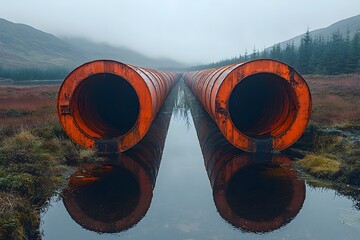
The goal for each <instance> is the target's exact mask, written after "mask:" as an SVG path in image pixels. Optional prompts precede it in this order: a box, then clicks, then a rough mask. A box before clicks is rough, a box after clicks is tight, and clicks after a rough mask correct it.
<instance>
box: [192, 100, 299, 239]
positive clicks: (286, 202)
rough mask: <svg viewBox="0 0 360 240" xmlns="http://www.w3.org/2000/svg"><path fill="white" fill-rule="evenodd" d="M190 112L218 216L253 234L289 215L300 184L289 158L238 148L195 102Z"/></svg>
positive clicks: (282, 221) (275, 225)
mask: <svg viewBox="0 0 360 240" xmlns="http://www.w3.org/2000/svg"><path fill="white" fill-rule="evenodd" d="M191 112H192V116H193V120H194V124H195V128H196V131H197V135H198V139H199V142H200V147H201V151H202V154H203V157H204V161H205V167H206V171H207V173H208V177H209V179H210V183H211V187H212V189H213V198H214V202H215V205H216V208H217V210H218V212H219V213H220V215H221V217H222V218H224V219H225V220H226V221H228V222H229V223H230V224H232V225H233V226H235V227H238V228H240V229H242V230H243V231H249V232H257V233H261V232H268V231H272V230H275V229H278V228H280V227H282V226H284V225H286V224H287V223H289V222H290V221H291V220H292V219H293V218H295V217H296V215H297V214H298V213H299V211H300V210H301V208H302V205H303V203H304V200H305V183H304V181H303V180H301V179H299V174H298V173H297V172H296V169H295V167H294V165H293V163H292V162H291V160H290V159H289V158H288V157H287V156H285V155H282V154H272V153H258V154H253V153H246V152H243V151H241V150H239V149H237V148H235V147H234V146H232V145H231V144H230V143H229V142H228V141H227V140H226V139H225V138H224V137H223V136H222V134H221V132H220V131H219V130H218V128H217V127H216V125H215V123H214V122H213V121H211V119H210V117H209V116H208V115H207V114H206V112H204V111H203V110H201V107H200V106H199V104H193V106H192V109H191Z"/></svg>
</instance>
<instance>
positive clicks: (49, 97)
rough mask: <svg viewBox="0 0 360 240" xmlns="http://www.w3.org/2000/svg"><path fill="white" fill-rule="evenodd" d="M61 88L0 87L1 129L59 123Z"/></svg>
mask: <svg viewBox="0 0 360 240" xmlns="http://www.w3.org/2000/svg"><path fill="white" fill-rule="evenodd" d="M58 89H59V86H58V85H56V86H31V87H27V86H26V87H24V86H20V87H18V86H0V128H2V129H4V128H5V129H6V128H18V127H21V126H29V127H31V126H34V125H40V124H45V123H47V122H54V121H57V115H56V95H57V92H58Z"/></svg>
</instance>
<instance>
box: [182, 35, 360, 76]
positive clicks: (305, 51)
mask: <svg viewBox="0 0 360 240" xmlns="http://www.w3.org/2000/svg"><path fill="white" fill-rule="evenodd" d="M260 58H270V59H276V60H279V61H282V62H285V63H287V64H289V65H290V66H293V67H294V68H295V69H296V70H298V71H299V72H300V73H301V74H329V75H335V74H342V73H353V72H359V71H360V31H357V32H356V33H355V34H354V35H353V36H350V33H349V32H347V33H346V34H345V35H344V34H341V33H340V31H337V32H334V33H333V34H332V35H331V37H330V38H327V39H325V38H324V37H321V36H315V37H314V36H311V34H310V32H309V30H308V31H306V33H305V34H304V36H303V37H302V38H301V43H300V46H295V44H294V43H293V42H292V43H287V44H286V46H283V47H282V46H281V45H280V44H275V45H273V46H272V47H271V48H270V49H265V50H263V51H261V52H260V51H258V50H256V49H254V50H253V52H252V53H251V54H248V53H247V52H245V54H244V55H239V56H238V57H233V58H231V59H226V60H222V61H219V62H215V63H210V64H206V65H198V66H194V67H191V68H190V69H189V70H191V71H194V70H201V69H207V68H213V67H220V66H224V65H228V64H232V63H236V62H246V61H250V60H254V59H260Z"/></svg>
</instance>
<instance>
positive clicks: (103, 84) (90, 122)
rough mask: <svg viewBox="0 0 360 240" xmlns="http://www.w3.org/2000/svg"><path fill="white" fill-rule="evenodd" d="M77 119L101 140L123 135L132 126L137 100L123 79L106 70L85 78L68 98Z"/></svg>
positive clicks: (137, 112)
mask: <svg viewBox="0 0 360 240" xmlns="http://www.w3.org/2000/svg"><path fill="white" fill-rule="evenodd" d="M71 102H72V104H71V105H72V106H74V109H73V110H74V111H77V112H78V114H79V118H80V119H79V120H80V121H82V122H83V124H85V125H86V126H87V127H88V128H90V129H91V130H92V131H94V132H96V133H97V134H100V135H101V136H102V138H103V139H106V138H115V137H118V136H121V135H124V134H125V133H127V132H128V131H130V130H131V128H132V127H133V126H134V125H135V123H136V121H137V118H138V115H139V99H138V96H137V94H136V92H135V90H134V88H133V87H132V86H131V85H130V84H129V83H128V82H127V81H126V80H125V79H123V78H121V77H119V76H116V75H114V74H110V73H103V74H95V75H92V76H90V77H88V78H86V79H85V80H84V81H83V82H82V83H81V84H80V85H79V86H78V87H77V88H76V90H75V93H74V95H73V97H72V101H71Z"/></svg>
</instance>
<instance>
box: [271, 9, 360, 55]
mask: <svg viewBox="0 0 360 240" xmlns="http://www.w3.org/2000/svg"><path fill="white" fill-rule="evenodd" d="M359 30H360V14H359V15H356V16H354V17H350V18H347V19H344V20H341V21H338V22H336V23H334V24H331V25H330V26H328V27H326V28H319V29H316V30H314V31H310V35H311V36H313V37H319V36H320V37H322V38H323V39H325V40H328V39H330V38H331V37H332V34H333V33H335V32H337V31H339V33H340V34H341V35H343V36H345V35H346V34H347V32H349V35H350V37H353V36H354V34H355V33H356V32H357V31H359ZM304 32H305V31H304ZM304 36H305V33H304V34H301V35H299V36H296V37H294V38H291V39H289V40H286V41H284V42H281V43H280V47H281V48H285V47H286V44H288V43H290V44H291V43H294V45H295V47H298V46H300V43H301V38H303V37H304ZM268 49H270V48H268Z"/></svg>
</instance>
